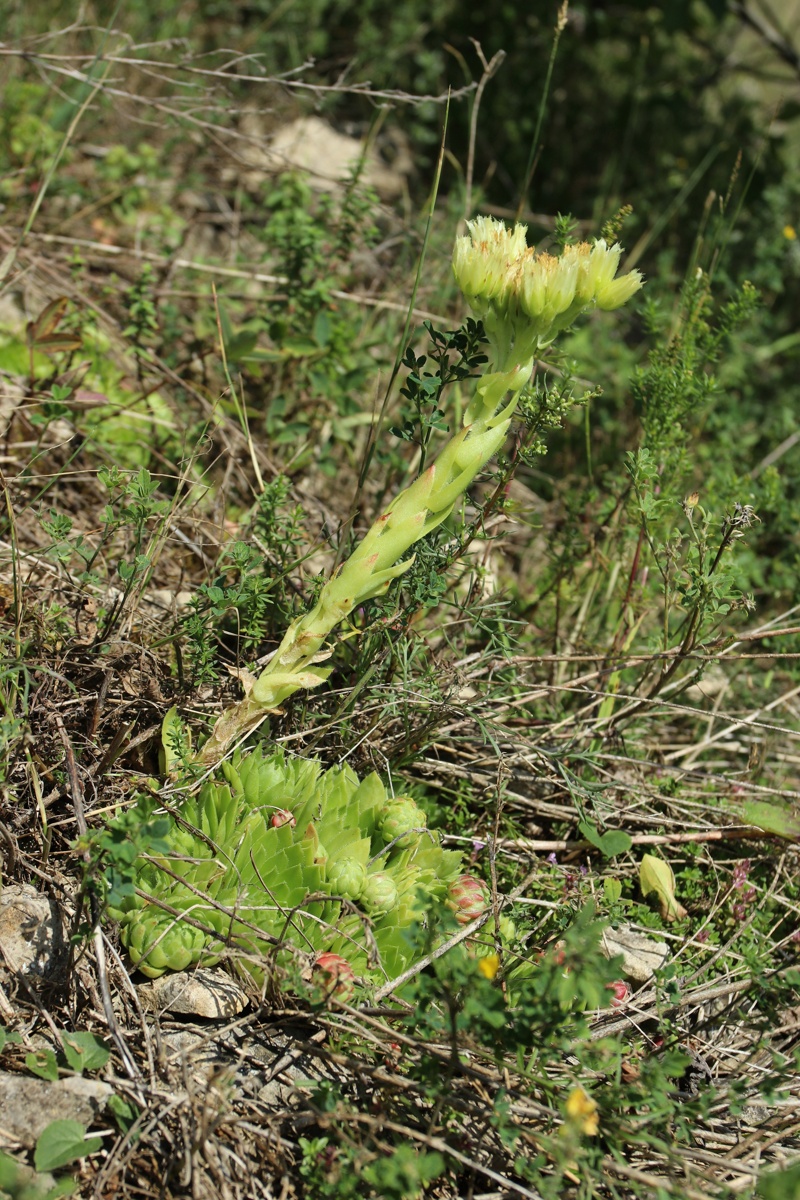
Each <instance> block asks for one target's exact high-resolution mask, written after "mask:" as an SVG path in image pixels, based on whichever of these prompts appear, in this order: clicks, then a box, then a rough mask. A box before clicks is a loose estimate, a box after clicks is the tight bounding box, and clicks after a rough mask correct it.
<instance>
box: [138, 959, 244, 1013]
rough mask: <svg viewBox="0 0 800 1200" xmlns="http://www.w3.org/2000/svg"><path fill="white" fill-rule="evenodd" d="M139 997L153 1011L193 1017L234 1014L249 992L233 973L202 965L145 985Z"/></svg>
mask: <svg viewBox="0 0 800 1200" xmlns="http://www.w3.org/2000/svg"><path fill="white" fill-rule="evenodd" d="M139 997H140V999H141V1001H142V1003H143V1005H144V1007H145V1008H147V1009H149V1010H150V1011H151V1012H172V1013H184V1014H186V1015H188V1016H192V1017H216V1018H225V1017H235V1016H237V1015H238V1014H239V1013H240V1012H241V1011H242V1010H243V1009H244V1008H246V1007H247V1005H248V1003H249V1001H248V999H247V993H246V992H245V991H244V989H243V988H241V987H240V986H239V984H238V983H237V982H236V980H235V979H231V977H230V975H225V974H224V972H222V971H211V970H208V969H207V968H204V967H201V968H200V969H199V970H197V971H191V972H190V971H176V972H175V974H171V975H162V976H161V978H160V979H154V980H153V982H152V983H145V984H142V985H141V987H140V988H139Z"/></svg>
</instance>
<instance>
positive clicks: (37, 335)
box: [28, 296, 69, 344]
mask: <svg viewBox="0 0 800 1200" xmlns="http://www.w3.org/2000/svg"><path fill="white" fill-rule="evenodd" d="M68 304H69V300H68V299H67V297H66V296H59V297H58V299H57V300H51V301H50V303H49V304H48V305H47V306H46V307H45V308H43V309H42V311H41V312H40V313H39V315H38V317H36V319H35V320H33V321H29V322H28V342H29V343H31V344H32V343H34V342H38V341H39V340H40V339H41V338H46V337H49V335H50V334H51V333H54V332H55V330H56V329H58V326H59V325H60V324H61V322H62V320H63V319H64V313H65V312H66V311H67V305H68Z"/></svg>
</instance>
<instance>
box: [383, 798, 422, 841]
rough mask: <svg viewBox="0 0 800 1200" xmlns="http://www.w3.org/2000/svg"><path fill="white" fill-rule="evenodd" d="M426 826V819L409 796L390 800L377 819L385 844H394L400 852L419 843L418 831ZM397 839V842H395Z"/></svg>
mask: <svg viewBox="0 0 800 1200" xmlns="http://www.w3.org/2000/svg"><path fill="white" fill-rule="evenodd" d="M426 825H427V817H426V816H425V813H424V812H423V811H422V809H421V808H418V807H417V805H416V803H415V802H414V801H413V800H412V799H411V797H410V796H398V797H397V798H396V799H395V800H390V801H389V803H388V804H387V805H386V807H385V808H384V810H383V812H382V813H381V814H380V816H379V817H378V829H379V830H380V832H381V834H382V836H383V839H384V841H385V842H387V843H388V842H394V844H395V846H397V848H398V849H400V850H410V849H411V847H412V846H416V844H417V842H418V841H419V837H420V835H419V830H421V829H424V828H425V827H426ZM395 839H397V841H395Z"/></svg>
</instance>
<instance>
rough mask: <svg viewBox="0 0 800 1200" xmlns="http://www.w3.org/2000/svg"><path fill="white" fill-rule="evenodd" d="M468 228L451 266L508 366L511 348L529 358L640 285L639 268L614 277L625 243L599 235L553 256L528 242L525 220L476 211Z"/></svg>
mask: <svg viewBox="0 0 800 1200" xmlns="http://www.w3.org/2000/svg"><path fill="white" fill-rule="evenodd" d="M467 229H468V231H469V233H468V235H467V236H466V237H461V238H458V239H457V240H456V245H455V249H454V251H453V271H454V273H455V277H456V280H457V282H458V285H459V287H460V288H461V290H462V291H463V293H464V295H465V296H466V298H467V300H468V301H469V304H470V307H471V308H472V309H473V311H474V312H475V313H476V315H477V316H479V317H480V318H481V319H482V321H483V323H484V327H485V329H486V332H487V334H488V336H489V338H490V340H491V341H492V342H494V343H495V345H496V347H497V349H498V351H499V352H500V355H501V357H502V359H503V361H504V365H505V366H506V367H508V365H510V364H509V363H508V362H507V361H506V360H507V356H508V354H509V353H512V354H513V356H514V357H515V358H516V360H517V361H522V360H524V359H527V358H529V357H531V356H532V355H534V354H535V353H536V351H537V350H539V349H541V348H542V347H544V346H548V345H549V344H550V342H552V341H553V339H554V338H555V336H556V335H557V334H558V332H559V331H560V330H561V329H564V328H566V326H567V325H571V324H572V322H573V321H574V320H575V318H576V317H577V316H578V315H579V314H580V313H582V312H584V311H585V310H586V309H588V308H593V307H597V308H601V309H605V310H610V309H614V308H619V307H620V306H621V305H623V304H625V302H626V301H627V300H630V298H631V296H632V295H633V294H634V293H635V292H637V291H638V290H639V288H640V287H641V286H642V282H643V281H642V276H641V274H640V273H639V272H638V271H630V272H629V273H628V274H627V275H621V276H619V277H617V269H618V267H619V260H620V255H621V254H622V247H621V246H619V245H617V244H615V245H613V246H608V245H607V244H606V242H605V241H604V240H603V239H602V238H599V239H598V240H597V241H596V242H594V244H593V245H590V244H589V243H588V242H580V243H579V244H577V245H573V246H565V248H564V250H563V251H562V253H561V254H560V255H559V256H558V257H556V256H554V255H552V254H546V253H542V254H537V253H536V251H535V250H534V249H532V248H531V247H529V246H528V245H527V243H526V240H525V235H526V232H527V229H526V226H525V225H515V226H514V228H513V229H508V228H507V227H506V226H505V225H504V224H503V222H502V221H497V220H495V219H494V218H493V217H476V219H475V220H474V221H468V222H467Z"/></svg>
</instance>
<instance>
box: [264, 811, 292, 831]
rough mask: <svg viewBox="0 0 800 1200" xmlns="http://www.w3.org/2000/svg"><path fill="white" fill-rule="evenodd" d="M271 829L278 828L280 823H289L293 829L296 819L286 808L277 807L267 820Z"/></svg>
mask: <svg viewBox="0 0 800 1200" xmlns="http://www.w3.org/2000/svg"><path fill="white" fill-rule="evenodd" d="M269 823H270V825H271V826H272V828H273V829H280V827H281V825H291V827H292V829H294V827H295V825H296V824H297V821H296V820H295V819H294V817H293V816H292V814H291V813H290V812H289V810H288V808H279V809H278V810H277V811H276V812H274V813H273V814H272V816H271V817H270V820H269Z"/></svg>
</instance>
